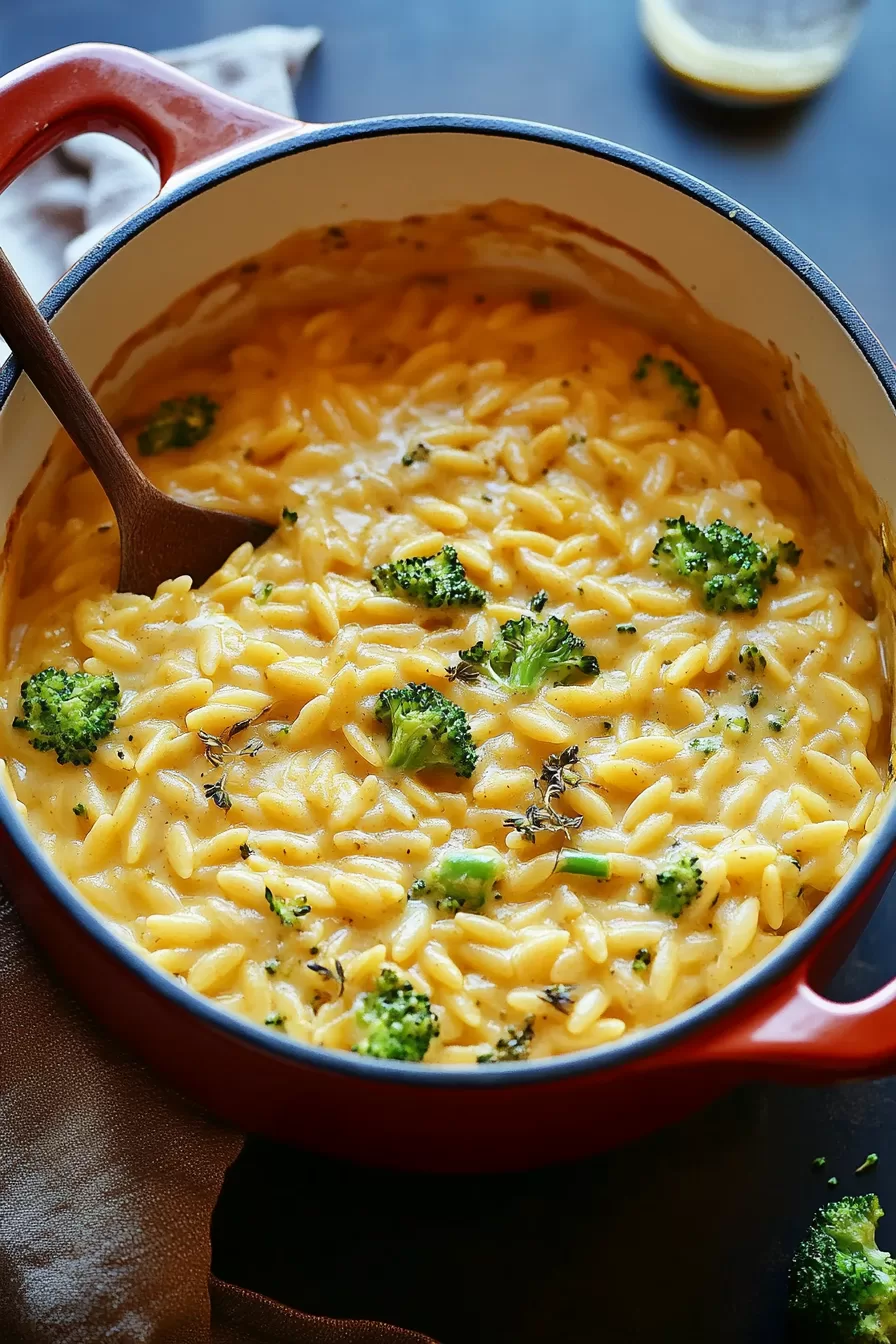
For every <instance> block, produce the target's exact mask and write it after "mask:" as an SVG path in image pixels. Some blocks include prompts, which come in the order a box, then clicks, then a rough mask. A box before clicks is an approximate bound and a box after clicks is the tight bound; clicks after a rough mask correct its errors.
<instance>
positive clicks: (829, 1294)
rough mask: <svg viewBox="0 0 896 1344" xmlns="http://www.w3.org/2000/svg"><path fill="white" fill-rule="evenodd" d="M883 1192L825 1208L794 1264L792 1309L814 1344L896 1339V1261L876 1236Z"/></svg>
mask: <svg viewBox="0 0 896 1344" xmlns="http://www.w3.org/2000/svg"><path fill="white" fill-rule="evenodd" d="M882 1216H883V1209H882V1208H881V1207H880V1203H879V1201H878V1198H877V1195H847V1196H845V1197H844V1198H843V1199H839V1200H837V1201H836V1202H835V1203H833V1204H828V1205H827V1206H826V1207H825V1208H823V1209H819V1210H818V1212H817V1213H816V1215H815V1217H814V1218H813V1219H812V1222H811V1224H810V1226H809V1231H808V1233H807V1234H806V1237H805V1238H804V1240H803V1241H802V1242H801V1244H800V1245H799V1247H798V1248H797V1252H796V1255H795V1256H794V1258H793V1265H792V1266H791V1270H790V1315H791V1319H792V1321H793V1324H794V1326H795V1327H796V1330H797V1332H798V1335H799V1337H800V1338H802V1339H805V1340H806V1341H807V1342H808V1341H811V1344H849V1341H852V1342H853V1344H886V1341H893V1340H896V1261H894V1260H893V1259H892V1257H891V1256H890V1255H888V1254H887V1252H886V1251H882V1250H880V1249H879V1247H878V1245H877V1242H876V1240H875V1233H876V1229H877V1224H878V1222H879V1221H880V1219H881V1217H882Z"/></svg>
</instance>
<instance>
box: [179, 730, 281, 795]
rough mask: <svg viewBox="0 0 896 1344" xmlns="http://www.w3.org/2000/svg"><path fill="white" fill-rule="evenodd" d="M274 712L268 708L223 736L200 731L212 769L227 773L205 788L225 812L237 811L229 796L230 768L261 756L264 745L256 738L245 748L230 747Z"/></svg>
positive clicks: (245, 744) (250, 740) (206, 792)
mask: <svg viewBox="0 0 896 1344" xmlns="http://www.w3.org/2000/svg"><path fill="white" fill-rule="evenodd" d="M272 708H273V706H272V705H265V707H264V709H262V710H261V711H260V712H259V713H258V714H254V715H253V716H252V718H250V719H240V721H239V722H238V723H233V724H231V726H230V727H229V728H228V729H226V730H225V732H223V733H221V735H220V736H219V735H218V734H216V733H206V732H205V731H204V730H203V729H202V728H200V729H199V731H198V732H197V734H196V736H197V737H198V738H199V741H200V742H201V743H202V745H203V747H204V748H205V758H206V760H207V761H208V762H209V764H210V765H214V766H217V768H218V769H219V770H223V771H224V773H223V775H222V776H221V778H220V779H216V780H213V781H212V783H210V784H203V786H202V787H203V789H204V790H205V796H206V798H208V799H209V800H210V801H211V802H213V803H214V804H215V807H220V808H221V810H222V812H229V811H230V809H231V808H232V807H233V799H232V798H231V796H230V794H229V793H228V792H227V768H226V767H227V766H228V765H229V764H231V763H232V762H233V761H234V760H236V758H237V757H239V756H243V757H246V756H257V755H258V753H259V752H260V751H261V749H262V747H263V746H264V743H263V742H262V740H261V738H260V737H252V738H250V739H249V741H248V742H246V743H244V745H243V746H241V747H232V746H231V745H230V744H231V742H232V741H233V739H234V738H235V737H236V736H238V734H239V733H244V732H245V731H246V729H247V728H251V727H252V725H253V723H258V721H259V719H263V718H264V716H265V714H267V713H269V712H270V710H271V709H272Z"/></svg>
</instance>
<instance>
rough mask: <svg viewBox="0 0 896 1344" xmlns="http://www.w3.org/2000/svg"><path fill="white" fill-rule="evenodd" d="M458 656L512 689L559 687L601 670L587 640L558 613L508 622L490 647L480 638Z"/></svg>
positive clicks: (506, 687)
mask: <svg viewBox="0 0 896 1344" xmlns="http://www.w3.org/2000/svg"><path fill="white" fill-rule="evenodd" d="M458 657H459V658H460V659H461V660H462V662H464V663H472V664H473V665H474V666H475V667H478V668H479V669H480V670H481V671H482V672H484V673H485V674H486V676H489V677H491V679H492V681H494V682H497V684H498V685H499V686H503V688H504V689H505V690H507V691H511V692H520V691H534V690H537V689H538V688H539V687H540V686H543V685H545V684H547V685H552V686H559V685H562V684H563V683H564V682H566V681H569V679H570V678H571V677H573V676H576V675H581V676H586V677H593V676H596V675H597V673H598V672H599V671H600V667H599V665H598V661H597V659H596V658H595V657H594V655H593V654H590V653H586V652H585V643H584V641H583V640H581V639H579V637H578V635H574V634H573V633H572V631H571V630H570V628H569V626H568V625H567V623H566V621H562V620H560V618H559V617H557V616H550V617H549V618H548V620H546V621H537V620H535V619H534V617H532V616H521V617H520V618H519V619H518V620H515V621H505V622H504V624H503V625H502V626H501V628H500V630H499V631H498V633H497V635H496V636H495V641H494V643H493V644H492V647H491V648H490V649H487V648H486V647H485V645H484V644H483V643H482V641H481V640H480V641H479V643H478V644H474V645H473V647H472V648H471V649H464V650H463V651H462V652H461V653H460V654H459V655H458Z"/></svg>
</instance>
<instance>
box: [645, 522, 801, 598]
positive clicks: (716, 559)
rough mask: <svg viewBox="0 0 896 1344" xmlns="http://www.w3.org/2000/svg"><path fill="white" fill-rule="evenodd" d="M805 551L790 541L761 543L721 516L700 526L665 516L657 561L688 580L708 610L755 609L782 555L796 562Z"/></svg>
mask: <svg viewBox="0 0 896 1344" xmlns="http://www.w3.org/2000/svg"><path fill="white" fill-rule="evenodd" d="M801 554H802V552H801V551H799V550H797V548H796V546H794V544H793V542H792V541H787V542H778V543H777V544H776V545H774V546H770V547H768V548H763V547H761V546H760V545H759V544H758V542H755V541H754V540H753V538H752V536H751V535H750V534H746V533H743V532H741V531H740V529H739V528H737V527H731V526H729V524H728V523H723V522H722V520H721V518H717V519H716V521H715V522H714V523H710V524H709V526H708V527H699V526H698V524H697V523H691V522H688V520H687V519H686V518H685V517H683V516H682V517H681V518H667V519H666V531H665V532H664V533H663V535H662V536H661V537H660V539H659V541H658V542H657V543H656V546H654V548H653V563H654V564H655V565H656V567H657V569H658V570H659V572H660V573H661V574H662V575H663V577H664V578H667V579H670V580H671V581H672V582H676V581H678V580H682V579H683V580H684V582H685V583H688V584H690V586H691V587H692V588H694V589H695V590H696V592H697V593H698V594H699V595H700V597H701V599H702V601H703V605H704V606H705V607H706V608H707V610H709V611H716V612H724V611H754V610H755V609H756V607H757V606H758V605H759V599H760V597H761V596H762V594H763V592H764V590H765V588H766V586H767V585H768V584H770V583H777V582H778V579H777V574H776V571H777V567H778V562H779V560H780V561H784V562H786V563H787V564H789V565H796V564H798V563H799V559H800V555H801Z"/></svg>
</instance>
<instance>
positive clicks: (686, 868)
mask: <svg viewBox="0 0 896 1344" xmlns="http://www.w3.org/2000/svg"><path fill="white" fill-rule="evenodd" d="M702 889H703V872H702V869H701V867H700V860H699V859H698V858H697V856H696V855H695V854H689V855H685V854H682V855H680V856H679V857H678V858H677V859H675V861H674V862H673V863H670V864H669V865H668V866H667V867H666V868H661V869H660V871H659V872H658V873H657V875H656V886H655V888H654V896H653V908H654V910H656V911H657V912H658V913H659V914H661V915H671V916H672V917H673V919H678V918H679V916H680V915H681V913H682V911H683V910H684V909H685V908H686V907H687V906H689V905H690V903H691V901H693V900H694V899H695V897H696V896H697V895H698V894H699V893H700V891H702Z"/></svg>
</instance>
